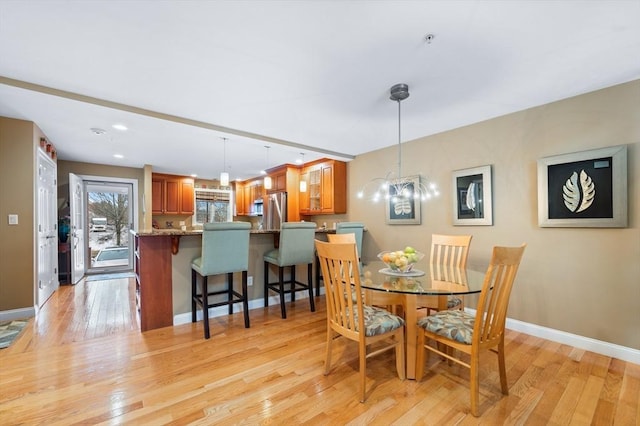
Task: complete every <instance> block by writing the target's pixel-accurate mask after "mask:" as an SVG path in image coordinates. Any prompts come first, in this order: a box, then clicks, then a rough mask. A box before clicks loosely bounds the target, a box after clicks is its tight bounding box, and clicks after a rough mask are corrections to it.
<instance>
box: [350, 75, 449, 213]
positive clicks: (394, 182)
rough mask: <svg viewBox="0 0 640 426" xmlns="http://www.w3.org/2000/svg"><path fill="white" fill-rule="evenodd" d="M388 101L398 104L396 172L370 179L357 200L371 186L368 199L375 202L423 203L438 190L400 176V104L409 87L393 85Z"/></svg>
mask: <svg viewBox="0 0 640 426" xmlns="http://www.w3.org/2000/svg"><path fill="white" fill-rule="evenodd" d="M389 94H390V96H389V99H391V100H392V101H396V102H398V171H397V174H395V176H394V173H393V172H389V173H387V175H386V176H385V177H383V178H382V177H378V178H374V179H372V180H371V181H370V182H368V183H367V184H366V185H364V186H363V187H362V189H360V191H358V193H357V194H356V195H357V197H358V198H365V195H366V192H367V189H368V188H369V187H371V186H373V187H374V188H375V190H374V192H373V194H370V195H369V197H368V198H370V199H371V200H372V201H374V202H377V201H380V200H381V199H385V200H389V199H391V200H392V201H393V202H394V204H395V203H397V202H398V200H401V199H405V200H406V199H411V198H413V199H415V200H420V201H425V200H427V199H429V198H431V197H434V196H437V195H439V192H438V188H437V187H436V185H435V184H434V183H430V184H429V186H428V187H427V186H425V185H424V184H423V183H422V182H421V181H420V176H418V180H417V182H416V181H415V180H413V179H410V178H407V177H403V176H402V138H401V133H400V130H401V117H402V115H401V109H400V102H401V101H403V100H405V99H407V98H408V97H409V86H408V85H406V84H404V83H399V84H395V85H393V86H392V87H391V89H390V90H389Z"/></svg>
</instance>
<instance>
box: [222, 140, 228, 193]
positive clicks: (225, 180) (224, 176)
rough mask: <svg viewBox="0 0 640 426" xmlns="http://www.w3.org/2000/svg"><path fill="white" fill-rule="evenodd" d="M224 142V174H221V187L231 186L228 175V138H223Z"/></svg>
mask: <svg viewBox="0 0 640 426" xmlns="http://www.w3.org/2000/svg"><path fill="white" fill-rule="evenodd" d="M221 139H222V141H223V148H222V159H223V160H222V161H223V163H222V164H223V165H222V172H221V173H220V186H229V173H227V138H221Z"/></svg>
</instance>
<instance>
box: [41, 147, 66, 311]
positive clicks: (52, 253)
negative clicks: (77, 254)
mask: <svg viewBox="0 0 640 426" xmlns="http://www.w3.org/2000/svg"><path fill="white" fill-rule="evenodd" d="M57 173H58V172H57V169H56V164H55V162H53V161H52V160H51V159H50V158H49V157H48V156H47V155H46V154H44V153H43V152H41V151H38V183H37V185H38V190H37V192H38V199H37V206H36V209H37V221H38V222H37V224H36V226H37V238H38V253H37V258H36V263H37V265H38V266H37V271H38V277H37V280H38V284H37V285H38V290H37V296H36V297H37V300H36V304H37V305H38V307H40V306H42V305H43V304H44V302H46V301H47V299H49V297H51V295H52V294H53V292H54V291H56V290H57V289H58V286H59V285H60V283H59V281H58V221H57V217H58V206H57V198H58V185H57V182H56V179H57Z"/></svg>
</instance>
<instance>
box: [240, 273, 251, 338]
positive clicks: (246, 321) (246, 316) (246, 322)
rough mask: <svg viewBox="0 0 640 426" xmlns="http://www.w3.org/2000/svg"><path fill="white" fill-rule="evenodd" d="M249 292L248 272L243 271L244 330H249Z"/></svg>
mask: <svg viewBox="0 0 640 426" xmlns="http://www.w3.org/2000/svg"><path fill="white" fill-rule="evenodd" d="M248 293H249V292H248V290H247V271H242V310H243V311H244V328H249V327H250V326H251V324H250V323H249V296H248Z"/></svg>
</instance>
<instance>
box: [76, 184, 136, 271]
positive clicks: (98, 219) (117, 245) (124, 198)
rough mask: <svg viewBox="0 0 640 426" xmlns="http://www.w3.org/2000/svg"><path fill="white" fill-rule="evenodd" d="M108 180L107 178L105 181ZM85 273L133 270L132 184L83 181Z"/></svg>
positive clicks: (133, 198) (133, 220)
mask: <svg viewBox="0 0 640 426" xmlns="http://www.w3.org/2000/svg"><path fill="white" fill-rule="evenodd" d="M105 179H108V178H105ZM83 182H84V189H85V191H84V192H85V194H86V198H85V206H86V209H85V212H84V213H85V218H86V220H85V223H86V224H87V228H86V235H87V238H86V240H85V241H86V247H85V249H86V257H85V258H86V259H87V263H86V273H87V274H105V273H111V272H121V271H131V270H132V269H133V241H132V237H131V234H130V232H129V231H130V230H131V229H134V227H135V224H134V222H135V219H134V214H133V212H134V211H135V209H134V200H135V197H134V195H133V194H134V184H133V183H131V182H121V181H111V180H95V179H90V180H88V179H84V180H83Z"/></svg>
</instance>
